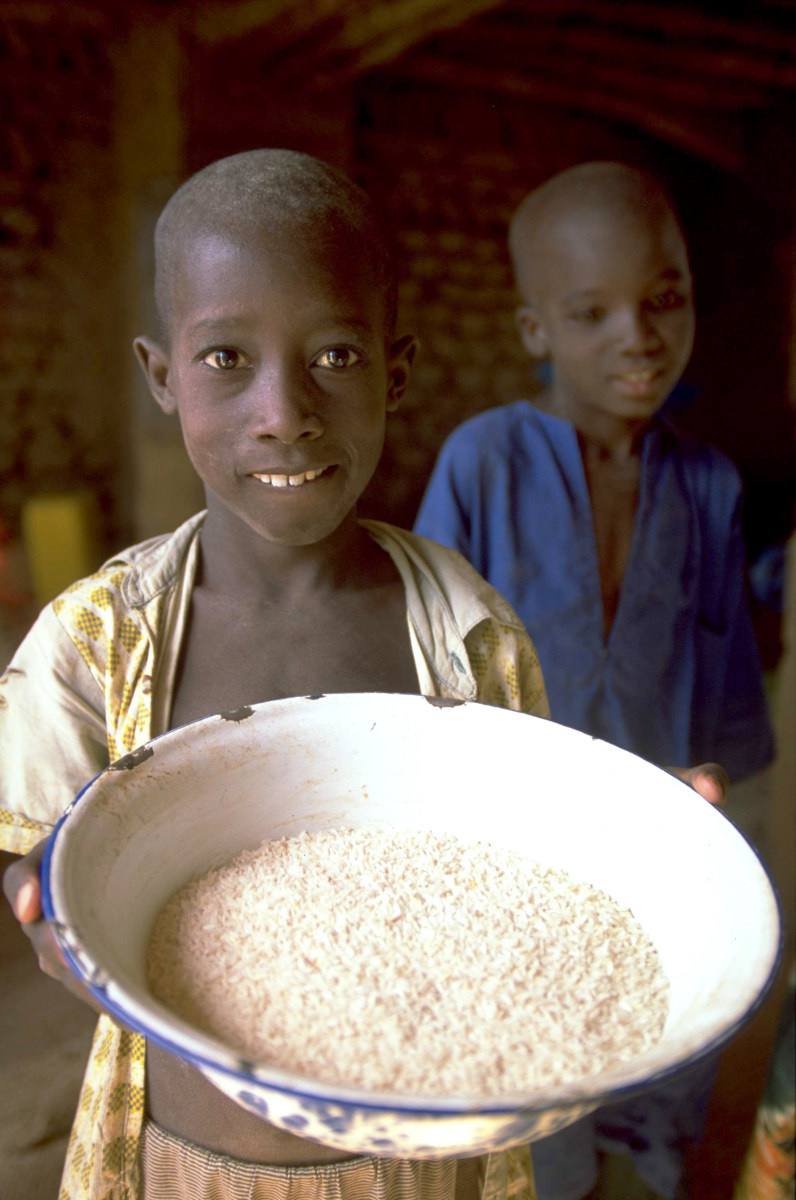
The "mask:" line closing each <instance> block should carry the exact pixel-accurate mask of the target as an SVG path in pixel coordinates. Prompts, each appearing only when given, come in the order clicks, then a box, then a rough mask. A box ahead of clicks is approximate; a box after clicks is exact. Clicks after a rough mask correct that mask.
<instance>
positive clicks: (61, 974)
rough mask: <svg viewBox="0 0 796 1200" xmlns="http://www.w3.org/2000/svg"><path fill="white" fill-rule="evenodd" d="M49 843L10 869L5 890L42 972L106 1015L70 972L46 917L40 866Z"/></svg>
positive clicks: (15, 863)
mask: <svg viewBox="0 0 796 1200" xmlns="http://www.w3.org/2000/svg"><path fill="white" fill-rule="evenodd" d="M46 840H47V839H46V838H45V839H44V841H41V842H39V844H38V845H37V846H34V847H33V849H32V850H31V851H30V853H29V854H26V855H25V856H24V857H23V858H19V859H17V861H16V862H14V863H12V864H11V866H10V867H8V868H7V869H6V871H5V873H4V875H3V891H4V892H5V896H6V899H7V900H8V903H9V904H10V905H11V910H12V912H13V913H14V916H15V917H16V919H17V920H18V921H19V923H20V925H21V926H22V932H23V933H24V934H25V936H26V937H27V938H28V939H29V940H30V943H31V945H32V946H33V949H34V951H35V953H36V956H37V958H38V960H39V966H40V967H41V969H42V971H44V973H45V974H46V975H49V976H50V977H51V978H52V979H56V980H57V981H58V982H59V983H61V984H63V986H64V987H65V988H67V990H68V991H70V992H71V993H72V995H73V996H77V998H78V999H79V1000H82V1001H83V1002H84V1003H85V1004H88V1005H90V1006H91V1007H92V1008H93V1009H95V1011H96V1012H102V1011H103V1009H102V1006H101V1005H99V1004H98V1003H97V1001H96V1000H95V999H94V997H93V996H92V994H91V992H89V991H88V989H87V988H85V987H83V985H82V984H81V983H79V982H78V980H77V979H76V977H75V976H74V975H73V974H72V972H71V971H70V970H69V967H68V966H67V964H66V961H65V959H64V956H63V954H62V952H61V948H60V946H59V945H58V942H57V940H56V938H55V934H54V933H53V931H52V929H51V928H50V926H49V925H48V923H47V922H46V921H45V920H44V918H43V916H42V909H41V886H40V884H39V864H40V863H41V860H42V856H43V854H44V847H45V845H46Z"/></svg>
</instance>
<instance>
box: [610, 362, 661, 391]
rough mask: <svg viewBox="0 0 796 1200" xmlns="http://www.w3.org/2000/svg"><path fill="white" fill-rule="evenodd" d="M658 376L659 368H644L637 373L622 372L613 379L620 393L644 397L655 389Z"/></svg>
mask: <svg viewBox="0 0 796 1200" xmlns="http://www.w3.org/2000/svg"><path fill="white" fill-rule="evenodd" d="M660 374H661V368H660V367H646V368H645V369H644V370H639V371H624V372H623V373H622V374H621V375H615V376H614V379H615V382H616V384H617V386H618V387H619V389H620V391H623V392H625V393H626V394H627V395H630V396H644V395H646V394H647V393H648V392H649V391H651V390H652V389H653V388H655V387H656V385H657V382H658V378H659V376H660Z"/></svg>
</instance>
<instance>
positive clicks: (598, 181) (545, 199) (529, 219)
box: [509, 162, 677, 303]
mask: <svg viewBox="0 0 796 1200" xmlns="http://www.w3.org/2000/svg"><path fill="white" fill-rule="evenodd" d="M597 214H606V215H609V216H611V217H612V218H614V219H615V218H617V217H620V218H626V219H628V220H631V221H638V220H639V219H642V220H643V219H647V220H650V221H652V220H660V219H661V218H663V217H666V216H668V217H670V218H671V220H672V221H673V222H674V223H675V225H677V218H676V216H675V215H674V209H673V206H672V204H671V201H670V200H669V198H668V197H667V195H666V193H665V191H664V189H663V188H662V187H661V185H660V184H659V183H658V181H657V180H655V179H653V177H652V176H651V175H648V174H646V172H644V171H640V170H637V169H636V168H634V167H629V166H626V165H625V164H624V163H616V162H589V163H580V164H578V166H575V167H570V168H569V169H568V170H566V171H562V172H561V173H560V174H558V175H554V176H553V177H552V179H548V180H547V182H546V183H543V184H542V185H541V186H540V187H538V188H536V189H535V190H534V191H532V192H530V193H529V195H527V196H526V197H525V199H524V200H523V201H522V203H521V204H520V206H519V208H518V209H517V211H516V212H515V214H514V216H513V217H512V219H511V224H510V226H509V250H510V252H511V258H512V262H513V265H514V274H515V278H516V281H517V287H518V289H519V291H520V293H521V295H522V297H523V299H524V300H525V301H526V302H528V303H533V302H534V301H535V300H536V298H537V297H536V292H537V288H538V287H542V288H543V287H544V286H545V284H544V280H543V279H542V278H541V274H542V273H543V272H542V268H541V264H542V262H543V260H544V257H545V256H544V250H545V247H546V245H547V243H548V241H549V239H551V237H552V235H553V234H554V233H555V231H556V230H557V229H558V228H560V227H561V226H562V225H563V224H564V223H565V222H566V223H567V224H568V225H569V226H570V227H571V226H572V224H573V222H575V221H577V220H578V219H579V218H589V219H591V218H593V217H594V216H595V215H597Z"/></svg>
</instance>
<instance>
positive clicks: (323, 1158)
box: [147, 1042, 355, 1166]
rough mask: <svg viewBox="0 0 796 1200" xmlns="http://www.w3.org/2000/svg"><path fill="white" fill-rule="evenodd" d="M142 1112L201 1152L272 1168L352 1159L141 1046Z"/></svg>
mask: <svg viewBox="0 0 796 1200" xmlns="http://www.w3.org/2000/svg"><path fill="white" fill-rule="evenodd" d="M147 1113H148V1115H149V1116H150V1117H151V1118H152V1120H153V1121H156V1122H157V1123H158V1125H161V1126H162V1127H163V1128H164V1129H166V1130H168V1132H169V1133H174V1134H177V1136H178V1137H182V1138H185V1139H186V1140H187V1141H189V1142H195V1143H196V1144H197V1145H199V1146H203V1147H204V1148H205V1149H206V1150H213V1151H215V1152H216V1153H219V1154H227V1155H229V1156H230V1157H231V1158H239V1159H243V1160H245V1161H247V1162H256V1163H268V1164H271V1165H272V1166H302V1165H304V1166H307V1165H309V1164H315V1163H329V1162H342V1161H343V1159H346V1158H352V1157H355V1156H354V1155H351V1154H346V1153H345V1152H344V1151H342V1150H333V1149H331V1148H329V1147H327V1146H319V1145H317V1144H316V1143H315V1142H309V1141H307V1140H306V1138H299V1137H295V1136H294V1134H292V1133H284V1132H283V1131H282V1130H281V1129H277V1128H276V1127H275V1126H273V1125H269V1124H268V1122H267V1121H263V1120H262V1119H261V1118H260V1117H255V1116H253V1115H252V1114H251V1113H248V1112H246V1110H245V1109H243V1108H241V1107H240V1105H239V1104H236V1103H235V1101H234V1100H230V1099H228V1098H227V1097H226V1096H225V1095H224V1094H223V1093H222V1092H220V1091H219V1090H218V1088H216V1087H214V1086H213V1084H212V1083H209V1082H208V1080H207V1079H205V1077H204V1076H203V1075H202V1074H201V1073H200V1072H199V1071H198V1070H197V1069H196V1068H195V1067H191V1066H189V1065H188V1064H187V1063H184V1062H182V1060H181V1059H178V1058H175V1056H174V1055H173V1054H169V1053H168V1052H167V1051H165V1050H161V1049H160V1048H159V1047H158V1046H155V1045H153V1044H152V1043H151V1042H149V1043H147Z"/></svg>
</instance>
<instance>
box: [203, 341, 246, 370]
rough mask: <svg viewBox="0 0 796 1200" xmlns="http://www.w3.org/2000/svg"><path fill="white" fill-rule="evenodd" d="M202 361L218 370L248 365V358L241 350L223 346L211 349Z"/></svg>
mask: <svg viewBox="0 0 796 1200" xmlns="http://www.w3.org/2000/svg"><path fill="white" fill-rule="evenodd" d="M202 362H203V363H205V365H206V366H208V367H212V368H213V369H214V370H216V371H234V370H235V368H236V367H243V366H245V365H246V359H245V357H244V355H243V354H241V352H240V350H231V349H228V348H226V347H222V348H221V349H220V350H209V351H208V353H207V354H205V356H204V358H203V359H202Z"/></svg>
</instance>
